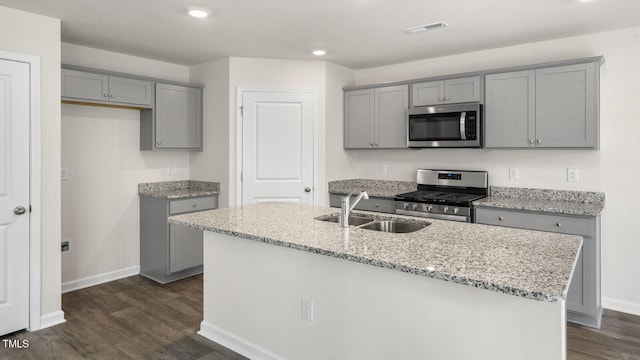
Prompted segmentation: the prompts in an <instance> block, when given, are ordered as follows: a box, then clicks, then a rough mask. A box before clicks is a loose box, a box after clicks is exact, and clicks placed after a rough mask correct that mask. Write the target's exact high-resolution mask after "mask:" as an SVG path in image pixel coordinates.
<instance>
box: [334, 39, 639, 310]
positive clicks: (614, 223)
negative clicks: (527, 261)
mask: <svg viewBox="0 0 640 360" xmlns="http://www.w3.org/2000/svg"><path fill="white" fill-rule="evenodd" d="M597 55H604V57H605V60H606V63H605V64H604V66H603V67H602V69H601V88H600V89H601V113H600V129H601V149H600V150H599V151H589V150H489V149H484V150H471V149H425V150H419V151H412V150H386V151H385V150H381V151H369V150H365V151H362V150H358V151H349V153H350V155H349V156H350V157H352V158H353V159H355V173H356V175H357V177H362V178H381V179H395V180H412V179H413V176H414V172H415V169H417V168H421V167H424V168H460V169H485V170H488V171H489V176H490V183H491V185H502V186H514V187H537V188H552V189H572V190H593V191H603V192H605V193H606V196H607V204H606V207H605V210H604V212H603V215H602V295H603V304H604V306H605V307H608V308H612V309H618V310H622V311H627V312H631V313H635V314H640V282H638V281H637V280H636V279H635V276H636V275H637V274H639V273H640V261H638V254H640V241H638V239H637V236H636V234H637V229H636V226H635V222H636V220H635V217H636V214H635V213H636V211H635V207H636V206H637V204H638V202H639V201H640V195H638V193H637V191H635V189H636V188H637V179H638V178H640V161H638V156H637V153H638V150H637V134H638V133H640V122H639V121H637V119H636V116H634V114H635V113H637V109H636V107H635V105H636V104H637V103H638V99H640V88H639V87H637V86H636V85H635V82H636V81H637V80H638V79H639V78H640V76H639V75H640V28H631V29H625V30H617V31H611V32H603V33H598V34H592V35H586V36H579V37H572V38H566V39H559V40H552V41H545V42H538V43H532V44H524V45H518V46H511V47H506V48H501V49H495V50H487V51H479V52H473V53H467V54H462V55H456V56H449V57H443V58H438V59H432V60H423V61H416V62H410V63H405V64H396V65H392V66H385V67H379V68H372V69H365V70H360V71H356V79H357V84H358V85H363V84H370V83H378V82H384V81H396V80H405V79H413V78H421V77H428V76H436V75H446V74H455V73H463V72H471V71H478V70H487V69H495V68H500V67H505V66H517V65H528V64H536V63H542V62H549V61H557V60H563V59H573V58H580V57H589V56H597ZM336 131H337V130H336ZM329 161H331V159H329ZM380 163H386V164H388V170H389V173H388V175H380V174H378V168H379V164H380ZM509 167H519V168H520V180H514V181H511V180H509V178H508V174H509V171H508V168H509ZM568 167H577V168H579V170H580V176H579V182H577V183H569V182H567V181H566V169H567V168H568Z"/></svg>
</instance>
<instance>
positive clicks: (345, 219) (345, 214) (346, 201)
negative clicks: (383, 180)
mask: <svg viewBox="0 0 640 360" xmlns="http://www.w3.org/2000/svg"><path fill="white" fill-rule="evenodd" d="M352 195H353V193H351V194H349V195H347V196H343V197H342V204H341V205H342V207H341V208H340V226H342V227H343V228H348V227H349V216H350V215H351V210H353V208H354V207H356V205H357V204H358V202H359V201H360V200H362V198H365V199H368V198H369V194H367V192H366V191H361V192H360V194H358V197H356V198H355V200H353V204H350V202H351V196H352Z"/></svg>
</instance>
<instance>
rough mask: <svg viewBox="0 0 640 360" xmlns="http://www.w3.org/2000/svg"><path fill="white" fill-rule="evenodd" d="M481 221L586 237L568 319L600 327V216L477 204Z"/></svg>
mask: <svg viewBox="0 0 640 360" xmlns="http://www.w3.org/2000/svg"><path fill="white" fill-rule="evenodd" d="M475 221H476V223H479V224H488V225H497V226H507V227H513V228H520V229H529V230H539V231H549V232H556V233H562V234H572V235H579V236H582V238H583V243H582V252H581V253H580V256H579V258H578V261H577V264H576V268H575V270H574V273H573V278H572V279H571V283H570V285H569V291H568V294H567V320H568V321H571V322H575V323H578V324H583V325H588V326H592V327H596V328H599V327H600V319H601V316H602V305H601V295H600V217H599V216H577V215H565V214H555V213H554V214H551V213H543V212H532V211H523V210H505V209H498V208H492V207H483V206H477V207H475Z"/></svg>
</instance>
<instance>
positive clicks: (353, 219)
mask: <svg viewBox="0 0 640 360" xmlns="http://www.w3.org/2000/svg"><path fill="white" fill-rule="evenodd" d="M316 220H321V221H328V222H334V223H339V222H340V214H335V215H328V216H321V217H317V218H316ZM372 221H373V219H370V218H368V217H364V216H357V215H351V216H349V225H354V226H358V225H362V224H366V223H370V222H372Z"/></svg>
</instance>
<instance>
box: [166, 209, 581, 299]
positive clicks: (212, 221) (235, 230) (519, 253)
mask: <svg viewBox="0 0 640 360" xmlns="http://www.w3.org/2000/svg"><path fill="white" fill-rule="evenodd" d="M335 213H336V209H335V208H326V207H313V206H304V205H293V204H284V203H261V204H256V205H245V206H242V207H233V208H224V209H217V210H208V211H202V212H196V213H190V214H183V215H176V216H172V217H170V218H169V222H170V223H173V224H178V225H184V226H191V227H195V228H198V229H202V230H206V231H212V232H217V233H222V234H228V235H232V236H236V237H239V238H243V239H249V240H254V241H260V242H264V243H268V244H273V245H277V246H283V247H288V248H292V249H297V250H302V251H308V252H312V253H317V254H321V255H325V256H332V257H337V258H341V259H346V260H349V261H354V262H359V263H363V264H369V265H372V266H378V267H383V268H389V269H395V270H398V271H403V272H407V273H412V274H415V275H419V276H426V277H430V278H435V279H441V280H444V281H452V282H455V283H458V284H462V285H467V286H472V287H477V288H482V289H487V290H491V291H496V292H501V293H505V294H510V295H514V296H519V297H524V298H528V299H533V300H537V301H546V302H555V301H560V300H563V299H566V295H567V289H568V285H569V279H570V278H571V275H572V272H573V269H574V266H575V263H576V260H577V254H578V252H579V249H580V247H581V245H582V238H581V237H579V236H573V235H563V234H555V233H549V232H538V231H531V230H521V229H513V228H506V227H497V226H489V225H480V224H470V223H461V222H455V221H442V220H436V219H423V218H416V217H409V216H401V215H389V214H380V213H374V212H365V211H354V212H353V213H354V214H360V215H366V216H370V217H373V218H377V219H390V218H392V219H402V220H405V221H409V222H417V223H424V222H425V221H428V222H430V223H431V225H430V226H427V227H426V228H424V229H422V230H419V231H416V232H413V233H407V234H390V233H383V232H377V231H373V230H366V229H360V228H357V227H354V226H351V227H350V228H349V229H342V228H341V227H340V225H339V224H336V223H331V222H326V221H320V220H315V218H316V217H319V216H323V215H328V214H335Z"/></svg>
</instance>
